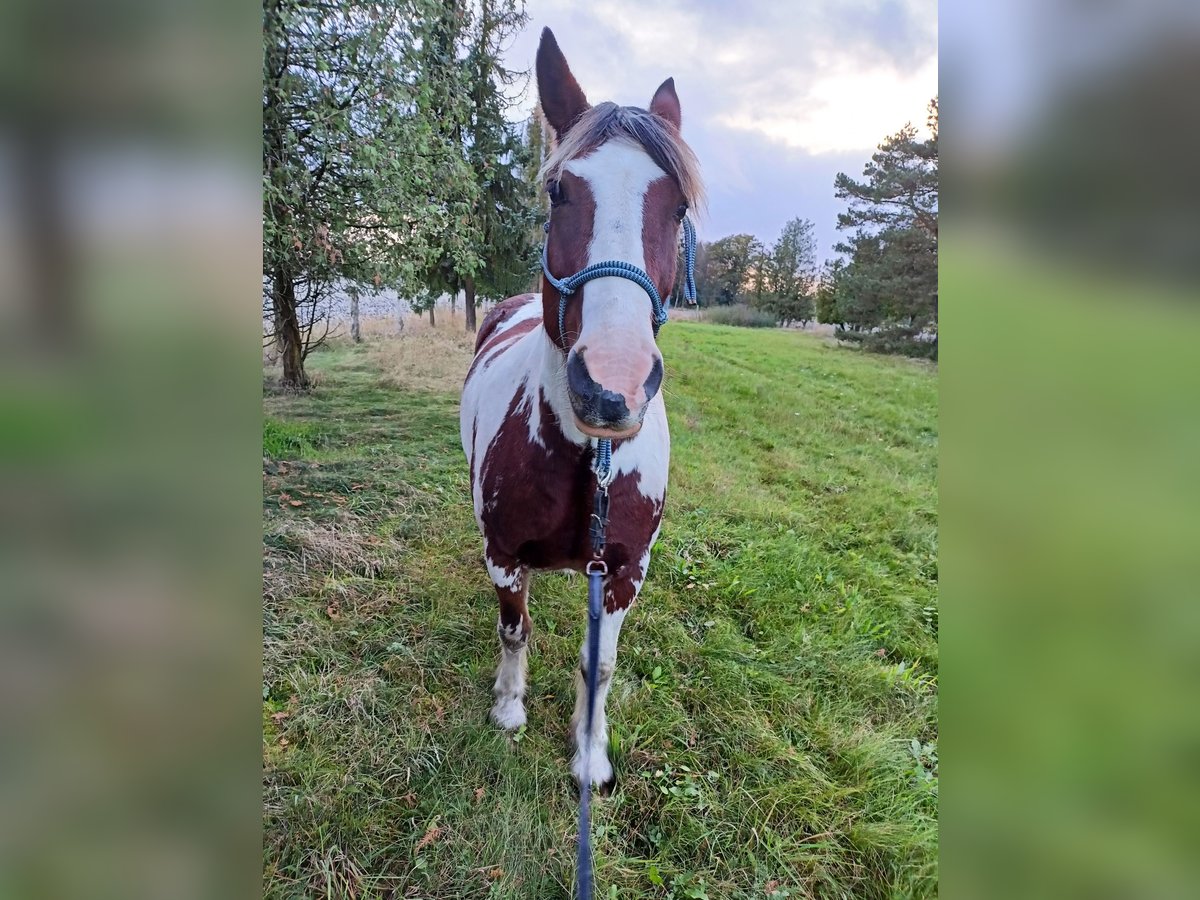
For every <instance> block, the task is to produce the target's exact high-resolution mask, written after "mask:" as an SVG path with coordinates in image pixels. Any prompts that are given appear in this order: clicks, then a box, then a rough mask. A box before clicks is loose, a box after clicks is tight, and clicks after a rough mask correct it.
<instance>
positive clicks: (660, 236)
mask: <svg viewBox="0 0 1200 900" xmlns="http://www.w3.org/2000/svg"><path fill="white" fill-rule="evenodd" d="M685 203H686V200H685V199H684V196H683V191H681V190H680V189H679V185H678V184H677V183H676V182H675V180H674V179H673V178H667V177H663V178H658V179H656V180H655V181H653V182H651V184H650V187H649V188H648V189H647V190H646V198H645V200H643V201H642V249H643V251H644V252H645V254H646V274H647V275H649V276H650V280H651V281H653V282H654V286H655V287H656V288H658V295H659V296H660V297H661V298H662V300H663V303H666V302H667V298H668V297H669V296H670V295H671V288H672V287H674V285H675V270H676V268H677V265H678V261H679V253H678V251H677V248H678V246H679V234H680V229H681V228H682V227H683V226H682V225H681V224H680V221H679V219H678V218H676V216H675V213H676V212H677V211H678V210H679V208H680V207H681V206H683V205H684V204H685Z"/></svg>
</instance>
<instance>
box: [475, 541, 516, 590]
mask: <svg viewBox="0 0 1200 900" xmlns="http://www.w3.org/2000/svg"><path fill="white" fill-rule="evenodd" d="M483 561H484V563H485V564H486V565H487V570H488V575H490V576H491V578H492V584H494V585H495V586H496V587H499V588H507V589H508V590H510V591H515V590H517V588H518V587H520V584H521V570H520V568H516V569H506V568H504V567H503V566H501V565H498V564H497V563H496V562H495V561H494V560H493V559H492V558H491V557H490V556H489V555H488V553H487V545H486V544H485V545H484V555H483Z"/></svg>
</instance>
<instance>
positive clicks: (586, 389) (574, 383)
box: [567, 351, 600, 403]
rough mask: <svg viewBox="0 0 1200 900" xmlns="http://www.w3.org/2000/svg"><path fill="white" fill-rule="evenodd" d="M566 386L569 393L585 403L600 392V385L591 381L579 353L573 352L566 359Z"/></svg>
mask: <svg viewBox="0 0 1200 900" xmlns="http://www.w3.org/2000/svg"><path fill="white" fill-rule="evenodd" d="M567 384H568V385H570V387H571V391H572V392H573V393H574V394H575V395H576V396H578V397H579V399H580V400H582V401H584V402H585V403H587V402H588V401H589V400H591V399H592V397H593V396H594V395H596V394H597V393H599V391H600V385H598V384H596V382H595V381H593V380H592V376H591V375H590V374H589V373H588V370H587V363H585V362H584V361H583V354H582V353H581V352H579V351H575V352H574V353H572V354H571V355H570V356H569V357H567Z"/></svg>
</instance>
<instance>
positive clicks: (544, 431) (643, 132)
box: [460, 28, 703, 789]
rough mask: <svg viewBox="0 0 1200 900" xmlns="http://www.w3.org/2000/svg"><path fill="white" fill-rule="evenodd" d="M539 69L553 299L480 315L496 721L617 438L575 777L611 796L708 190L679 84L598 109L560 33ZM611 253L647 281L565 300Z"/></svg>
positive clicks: (465, 430) (467, 450) (473, 463)
mask: <svg viewBox="0 0 1200 900" xmlns="http://www.w3.org/2000/svg"><path fill="white" fill-rule="evenodd" d="M536 70H537V85H538V95H539V100H540V103H541V110H542V115H543V117H544V120H545V122H546V124H547V125H548V126H549V129H550V132H551V138H552V144H551V150H550V152H549V154H548V155H547V157H546V159H545V162H544V164H543V166H542V168H541V171H540V172H539V178H540V179H543V180H544V183H545V187H546V192H547V194H548V196H549V199H550V217H549V221H548V222H547V223H546V225H545V229H546V242H545V246H544V250H543V269H544V273H545V276H546V277H545V278H544V279H543V281H542V290H541V294H540V295H539V294H536V293H531V294H523V295H520V296H516V297H511V298H509V299H507V300H505V301H503V302H501V303H499V304H497V305H496V306H495V307H494V308H493V309H492V310H491V312H489V314H488V315H487V316H486V318H485V319H484V321H483V323H482V325H481V326H480V329H479V333H478V335H477V337H476V341H475V355H474V359H473V361H472V364H471V367H470V370H469V372H468V373H467V377H466V381H465V384H464V386H463V393H462V406H461V419H460V425H461V434H462V445H463V452H464V454H465V455H466V458H467V463H468V465H469V467H470V473H471V493H472V500H473V504H474V509H475V518H476V521H477V522H478V524H479V529H480V531H481V533H482V535H483V549H484V561H485V563H486V566H487V571H488V573H489V575H490V576H491V580H492V583H493V584H494V585H495V589H496V595H497V597H498V599H499V605H500V610H499V617H498V621H497V626H496V630H497V632H498V634H499V638H500V664H499V667H498V668H497V670H496V680H495V686H494V695H495V703H494V705H493V706H492V709H491V718H492V720H493V721H494V722H495V724H496V725H497V726H499V727H500V728H501V729H503V730H505V731H513V730H516V729H519V728H520V727H521V726H522V725H524V724H525V722H526V712H525V703H524V699H525V683H526V672H527V650H528V645H529V637H530V633H531V630H532V623H531V621H530V617H529V611H528V599H529V581H530V573H531V571H534V570H568V571H573V572H582V571H585V570H586V567H587V565H588V563H589V561H590V560H591V554H590V550H589V520H590V518H591V515H590V514H591V511H592V510H593V508H594V507H593V503H594V500H595V494H596V491H597V490H598V488H597V479H596V478H595V477H594V476H593V469H594V467H595V464H596V454H597V447H598V445H601V444H603V442H605V441H607V442H611V443H610V444H603V446H604V447H605V450H606V451H607V449H608V448H609V447H611V462H610V463H609V467H608V468H607V470H606V471H607V478H609V479H611V480H610V481H609V483H608V484H607V490H608V496H609V502H610V503H611V510H612V515H611V522H610V524H609V527H608V531H607V542H606V544H605V546H604V550H603V563H604V566H605V567H606V570H607V577H606V578H605V580H604V593H603V612H602V614H601V616H600V626H599V644H600V651H599V665H598V666H597V674H598V678H597V682H596V685H595V690H596V694H595V700H594V704H595V705H594V710H595V712H594V714H593V715H592V716H591V719H592V727H591V728H590V729H589V728H588V727H587V719H588V716H587V700H586V685H587V674H588V669H587V665H588V663H587V654H586V653H585V652H584V650H583V649H581V652H580V665H579V669H578V670H577V671H576V673H575V688H576V703H575V711H574V715H573V716H572V719H571V724H570V733H571V735H572V738H573V743H574V745H575V751H576V752H575V755H574V758H573V760H572V763H571V771H572V774H573V775H574V777H575V779H576V780H577V781H578V782H579V784H580V785H581V786H582V785H584V784H585V782H590V784H591V785H595V786H596V787H597V788H601V789H604V788H608V787H611V784H612V782H613V769H612V763H611V761H610V760H609V757H608V724H607V720H606V718H605V713H604V705H605V700H606V698H607V695H608V690H609V686H610V685H611V683H612V676H613V671H614V668H615V665H616V656H617V638H618V636H619V634H620V631H621V625H622V623H623V622H624V620H625V616H626V614H627V613H628V611H629V609H630V607H631V605H632V604H633V602H634V600H635V599H636V598H637V596H638V592H639V591H640V590H641V587H642V584H643V581H644V579H645V577H646V569H647V566H648V565H649V562H650V548H651V547H653V546H654V542H655V540H656V539H657V537H658V532H659V526H660V524H661V521H662V513H663V503H664V502H665V499H666V490H667V467H668V462H669V459H670V450H671V441H670V434H669V433H668V430H667V416H666V408H665V406H664V404H663V396H662V390H661V388H662V380H663V361H662V355H661V353H660V352H659V350H658V346H657V343H656V336H657V329H658V325H659V324H661V320H663V319H665V316H666V314H665V311H664V310H663V308H662V305H661V301H659V300H658V298H659V297H666V296H668V295H669V293H670V289H671V287H672V285H673V283H674V281H675V276H676V267H677V252H676V248H677V246H678V243H679V240H680V233H681V229H685V228H686V229H688V233H689V234H690V236H691V239H692V241H693V242H694V231H691V230H690V229H691V224H690V222H685V217H686V216H687V213H688V211H689V209H696V208H697V207H698V205H699V204H701V203H702V201H703V187H702V182H701V180H700V174H699V165H698V163H697V161H696V157H695V155H694V154H693V152H692V150H691V149H690V148H689V147H688V145H687V144H686V143H685V142H684V140H683V138H682V136H681V134H680V124H681V114H680V105H679V97H678V96H677V94H676V93H675V83H674V80H673V79H671V78H668V79H667V80H666V81H664V82H663V83H662V85H661V86H660V87H659V88H658V89H657V90H656V91H655V93H654V95H653V97H652V99H651V100H650V105H649V107H648V108H646V109H642V108H639V107H623V106H618V105H617V104H615V103H611V102H606V103H601V104H598V105H596V106H592V105H590V104H589V103H588V101H587V98H586V96H585V95H584V93H583V90H582V89H581V88H580V86H579V84H578V82H577V81H576V80H575V77H574V76H573V75H572V74H571V70H570V68H569V66H568V65H567V61H566V58H565V57H564V55H563V53H562V51H561V50H560V49H559V46H558V43H557V41H556V40H555V38H554V35H553V34H552V33H551V31H550V29H548V28H547V29H545V30H544V31H543V32H542V36H541V42H540V44H539V46H538V51H537V61H536ZM607 260H612V261H617V262H619V263H625V264H629V265H630V266H632V267H636V268H637V269H638V270H640V272H639V274H638V277H639V278H642V279H643V283H642V284H639V283H638V282H637V281H636V279H634V280H631V276H630V275H628V274H625V275H623V276H622V277H618V276H616V275H613V276H609V277H596V276H594V275H593V276H591V280H588V281H587V284H586V286H579V287H577V288H575V289H574V290H573V291H572V292H570V293H569V295H568V293H567V291H568V289H567V288H565V287H564V281H563V279H567V278H569V277H570V276H571V273H580V274H582V272H581V270H584V269H586V268H587V267H588V266H589V265H594V264H596V263H598V262H601V261H607ZM645 276H648V277H649V281H650V282H652V286H653V287H654V288H655V289H656V291H657V295H654V294H651V293H650V290H649V286H647V285H646V284H645V283H644V281H645ZM560 288H561V289H562V290H561V291H560ZM648 296H649V297H650V298H651V299H650V301H648V299H647V298H648ZM656 313H657V315H658V316H659V317H661V318H656ZM606 455H607V454H606ZM606 461H607V459H606Z"/></svg>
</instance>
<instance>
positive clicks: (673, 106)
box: [650, 78, 683, 128]
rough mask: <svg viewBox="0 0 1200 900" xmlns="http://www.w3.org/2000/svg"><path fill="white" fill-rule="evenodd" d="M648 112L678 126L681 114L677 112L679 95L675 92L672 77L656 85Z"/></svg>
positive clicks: (681, 119)
mask: <svg viewBox="0 0 1200 900" xmlns="http://www.w3.org/2000/svg"><path fill="white" fill-rule="evenodd" d="M650 112H652V113H654V114H655V115H656V116H658V117H660V118H663V119H666V120H667V121H668V122H670V123H671V124H672V125H674V126H675V127H676V128H679V126H680V124H681V123H682V121H683V116H682V115H681V113H680V112H679V95H678V94H676V93H675V79H674V78H668V79H667V80H666V81H664V82H663V83H662V84H660V85H659V86H658V90H657V91H655V92H654V99H653V100H651V101H650Z"/></svg>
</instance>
